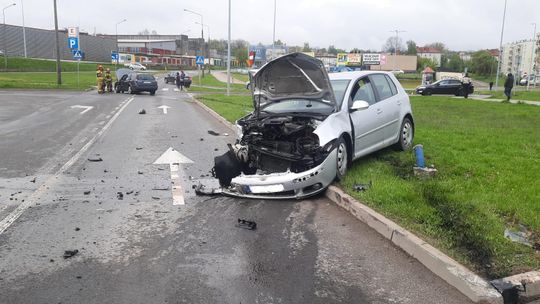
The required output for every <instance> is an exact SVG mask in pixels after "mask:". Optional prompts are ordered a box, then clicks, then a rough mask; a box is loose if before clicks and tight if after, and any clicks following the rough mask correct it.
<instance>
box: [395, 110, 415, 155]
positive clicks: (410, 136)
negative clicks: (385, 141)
mask: <svg viewBox="0 0 540 304" xmlns="http://www.w3.org/2000/svg"><path fill="white" fill-rule="evenodd" d="M413 140H414V126H413V124H412V122H411V120H410V119H409V118H408V117H405V118H404V119H403V122H402V123H401V128H400V129H399V141H398V142H397V144H396V147H397V148H398V149H399V150H402V151H407V150H410V149H411V147H412V144H413Z"/></svg>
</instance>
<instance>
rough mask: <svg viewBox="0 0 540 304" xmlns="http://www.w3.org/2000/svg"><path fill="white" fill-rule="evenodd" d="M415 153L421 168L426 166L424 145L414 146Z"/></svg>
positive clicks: (417, 163)
mask: <svg viewBox="0 0 540 304" xmlns="http://www.w3.org/2000/svg"><path fill="white" fill-rule="evenodd" d="M413 150H414V154H415V155H416V166H417V167H419V168H425V167H426V162H425V160H424V146H422V145H416V146H414V147H413Z"/></svg>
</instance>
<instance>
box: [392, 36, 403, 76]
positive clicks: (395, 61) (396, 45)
mask: <svg viewBox="0 0 540 304" xmlns="http://www.w3.org/2000/svg"><path fill="white" fill-rule="evenodd" d="M390 32H393V33H396V39H395V40H396V42H395V45H394V67H393V68H392V70H393V71H395V70H396V63H397V49H398V35H399V33H405V32H406V31H400V30H392V31H390Z"/></svg>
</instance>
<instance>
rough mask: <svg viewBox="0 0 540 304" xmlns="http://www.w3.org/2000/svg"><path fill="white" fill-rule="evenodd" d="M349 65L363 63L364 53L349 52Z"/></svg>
mask: <svg viewBox="0 0 540 304" xmlns="http://www.w3.org/2000/svg"><path fill="white" fill-rule="evenodd" d="M347 65H362V54H357V53H351V54H349V55H348V56H347Z"/></svg>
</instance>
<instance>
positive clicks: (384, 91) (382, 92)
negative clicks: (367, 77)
mask: <svg viewBox="0 0 540 304" xmlns="http://www.w3.org/2000/svg"><path fill="white" fill-rule="evenodd" d="M371 78H372V80H373V84H374V85H375V88H377V92H379V97H380V99H381V100H384V99H386V98H389V97H392V96H394V95H395V94H393V92H392V89H391V88H390V84H389V83H388V81H387V80H386V77H385V75H383V74H375V75H372V76H371Z"/></svg>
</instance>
